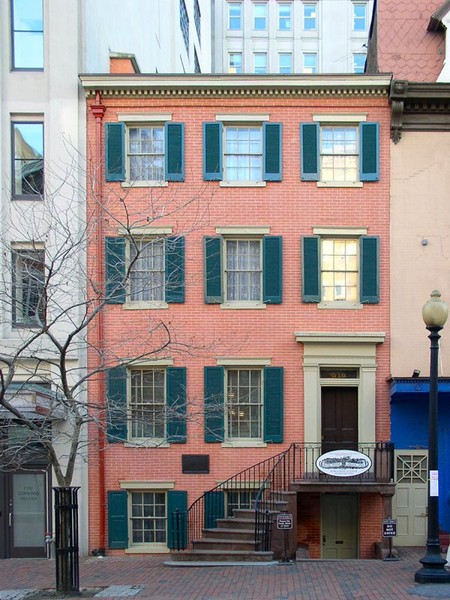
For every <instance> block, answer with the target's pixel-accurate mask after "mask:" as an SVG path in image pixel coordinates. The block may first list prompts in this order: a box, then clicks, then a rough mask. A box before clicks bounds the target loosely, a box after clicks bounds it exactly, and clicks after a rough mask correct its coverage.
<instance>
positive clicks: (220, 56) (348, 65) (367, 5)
mask: <svg viewBox="0 0 450 600" xmlns="http://www.w3.org/2000/svg"><path fill="white" fill-rule="evenodd" d="M372 9H373V0H362V1H361V0H315V1H310V0H291V1H286V0H265V1H259V0H239V1H236V0H212V11H213V19H214V25H213V27H214V31H215V35H214V38H213V48H212V71H213V72H214V73H257V74H264V73H285V74H288V73H309V74H311V73H362V72H364V63H365V59H366V44H367V38H368V33H369V26H370V20H371V15H372Z"/></svg>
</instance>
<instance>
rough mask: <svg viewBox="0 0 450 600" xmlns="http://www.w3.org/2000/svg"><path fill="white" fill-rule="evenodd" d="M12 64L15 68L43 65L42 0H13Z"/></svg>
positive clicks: (30, 67)
mask: <svg viewBox="0 0 450 600" xmlns="http://www.w3.org/2000/svg"><path fill="white" fill-rule="evenodd" d="M12 18H13V25H12V30H13V66H14V68H15V69H42V68H43V67H44V22H43V13H42V0H13V3H12Z"/></svg>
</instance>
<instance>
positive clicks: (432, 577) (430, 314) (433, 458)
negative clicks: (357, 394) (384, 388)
mask: <svg viewBox="0 0 450 600" xmlns="http://www.w3.org/2000/svg"><path fill="white" fill-rule="evenodd" d="M422 317H423V320H424V322H425V325H426V328H427V329H428V331H429V332H430V335H429V336H428V337H429V339H430V342H431V344H430V400H429V405H428V528H427V550H426V553H425V556H424V557H423V558H422V559H421V560H420V562H421V563H422V565H423V567H422V568H421V569H419V570H418V571H416V573H415V575H414V580H415V581H416V582H417V583H450V573H448V572H447V571H446V569H445V568H444V567H445V564H446V562H447V561H446V560H445V559H443V558H442V556H441V551H440V544H439V507H438V500H439V492H438V429H437V425H438V355H439V339H440V337H441V336H440V335H439V332H440V331H441V329H442V328H443V327H444V325H445V322H446V321H447V317H448V306H447V304H446V303H445V302H444V301H443V300H441V294H440V293H439V292H438V291H437V290H434V291H433V292H431V298H430V300H428V302H427V303H426V304H424V306H423V308H422Z"/></svg>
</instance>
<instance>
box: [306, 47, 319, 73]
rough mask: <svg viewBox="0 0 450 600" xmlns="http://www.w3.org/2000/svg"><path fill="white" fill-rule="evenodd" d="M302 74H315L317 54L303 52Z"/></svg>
mask: <svg viewBox="0 0 450 600" xmlns="http://www.w3.org/2000/svg"><path fill="white" fill-rule="evenodd" d="M303 73H309V74H311V75H315V74H316V73H317V54H316V53H315V52H304V54H303Z"/></svg>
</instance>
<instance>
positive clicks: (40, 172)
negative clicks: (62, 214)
mask: <svg viewBox="0 0 450 600" xmlns="http://www.w3.org/2000/svg"><path fill="white" fill-rule="evenodd" d="M11 131H12V151H13V152H12V154H13V164H12V184H13V189H12V192H13V198H15V199H25V200H40V199H41V198H42V197H43V193H44V124H43V123H41V122H25V121H14V122H13V123H12V124H11Z"/></svg>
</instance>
